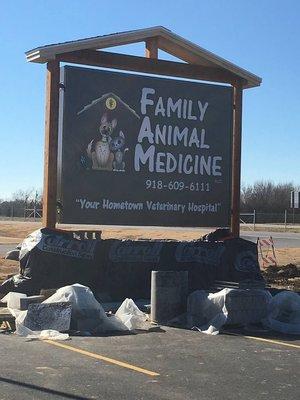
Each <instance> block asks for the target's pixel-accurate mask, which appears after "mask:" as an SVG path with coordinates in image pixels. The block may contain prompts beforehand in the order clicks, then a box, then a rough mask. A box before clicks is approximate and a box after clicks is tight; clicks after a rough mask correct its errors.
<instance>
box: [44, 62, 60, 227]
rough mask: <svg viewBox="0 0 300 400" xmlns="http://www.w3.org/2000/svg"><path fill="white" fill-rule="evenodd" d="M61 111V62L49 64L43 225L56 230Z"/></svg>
mask: <svg viewBox="0 0 300 400" xmlns="http://www.w3.org/2000/svg"><path fill="white" fill-rule="evenodd" d="M58 110H59V61H49V62H48V63H47V81H46V115H45V153H44V191H43V225H44V226H45V227H47V228H55V224H56V192H57V151H58Z"/></svg>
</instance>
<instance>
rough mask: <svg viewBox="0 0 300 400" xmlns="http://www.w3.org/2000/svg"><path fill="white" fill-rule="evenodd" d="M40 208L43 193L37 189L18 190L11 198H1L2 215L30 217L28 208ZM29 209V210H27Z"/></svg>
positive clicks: (0, 213)
mask: <svg viewBox="0 0 300 400" xmlns="http://www.w3.org/2000/svg"><path fill="white" fill-rule="evenodd" d="M34 208H35V209H36V210H40V209H41V208H42V193H41V191H40V190H36V189H26V190H18V191H17V192H15V193H14V194H13V195H12V197H11V199H10V200H1V199H0V216H1V217H19V218H20V217H25V216H26V217H28V216H29V214H30V213H31V212H30V211H28V210H30V209H31V210H33V209H34ZM26 210H27V211H26Z"/></svg>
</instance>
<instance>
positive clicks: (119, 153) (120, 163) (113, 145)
mask: <svg viewBox="0 0 300 400" xmlns="http://www.w3.org/2000/svg"><path fill="white" fill-rule="evenodd" d="M109 147H110V150H111V152H112V153H113V155H114V159H113V163H112V166H113V171H125V161H124V155H125V152H126V151H128V148H125V135H124V133H123V132H122V131H120V133H119V136H116V137H114V138H113V139H111V141H110V144H109Z"/></svg>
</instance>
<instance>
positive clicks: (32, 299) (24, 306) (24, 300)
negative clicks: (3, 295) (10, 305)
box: [20, 295, 45, 310]
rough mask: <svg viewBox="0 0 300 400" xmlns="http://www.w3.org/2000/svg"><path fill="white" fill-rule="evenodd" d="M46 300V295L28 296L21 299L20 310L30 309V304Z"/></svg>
mask: <svg viewBox="0 0 300 400" xmlns="http://www.w3.org/2000/svg"><path fill="white" fill-rule="evenodd" d="M44 300H45V296H42V295H37V296H28V297H24V298H21V299H20V310H28V307H29V305H30V304H34V303H41V302H42V301H44Z"/></svg>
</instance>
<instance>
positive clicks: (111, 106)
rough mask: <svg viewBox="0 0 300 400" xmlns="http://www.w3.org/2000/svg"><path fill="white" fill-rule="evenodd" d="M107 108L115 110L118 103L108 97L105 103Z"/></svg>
mask: <svg viewBox="0 0 300 400" xmlns="http://www.w3.org/2000/svg"><path fill="white" fill-rule="evenodd" d="M105 105H106V108H108V109H109V110H114V109H115V108H116V107H117V102H116V100H115V99H114V98H113V97H108V98H107V99H106V102H105Z"/></svg>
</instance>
